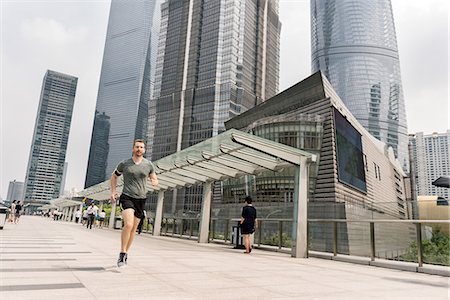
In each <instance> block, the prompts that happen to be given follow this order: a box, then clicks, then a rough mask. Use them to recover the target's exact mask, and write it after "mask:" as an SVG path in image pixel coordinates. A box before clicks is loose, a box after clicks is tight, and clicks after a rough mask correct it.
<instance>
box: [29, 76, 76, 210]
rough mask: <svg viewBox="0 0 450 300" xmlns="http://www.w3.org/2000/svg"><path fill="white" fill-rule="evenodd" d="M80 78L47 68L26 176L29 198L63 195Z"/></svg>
mask: <svg viewBox="0 0 450 300" xmlns="http://www.w3.org/2000/svg"><path fill="white" fill-rule="evenodd" d="M77 82H78V78H76V77H73V76H70V75H66V74H62V73H58V72H55V71H50V70H49V71H47V73H46V74H45V76H44V82H43V85H42V90H41V97H40V100H39V108H38V112H37V117H36V124H35V127H34V134H33V142H32V145H31V150H30V157H29V160H28V168H27V174H26V178H25V187H24V189H25V201H26V202H41V201H42V202H47V201H48V200H51V199H55V198H58V197H59V196H60V190H61V184H62V181H63V173H64V162H65V159H66V150H67V140H68V138H69V130H70V122H71V120H72V112H73V104H74V99H75V92H76V89H77Z"/></svg>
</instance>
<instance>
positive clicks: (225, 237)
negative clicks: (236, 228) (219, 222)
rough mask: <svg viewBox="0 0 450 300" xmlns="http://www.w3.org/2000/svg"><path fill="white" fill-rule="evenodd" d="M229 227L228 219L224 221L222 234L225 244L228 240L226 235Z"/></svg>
mask: <svg viewBox="0 0 450 300" xmlns="http://www.w3.org/2000/svg"><path fill="white" fill-rule="evenodd" d="M229 227H230V219H226V221H225V232H224V234H223V240H224V242H225V243H226V242H227V240H228V234H229V232H228V231H229V230H230V228H229Z"/></svg>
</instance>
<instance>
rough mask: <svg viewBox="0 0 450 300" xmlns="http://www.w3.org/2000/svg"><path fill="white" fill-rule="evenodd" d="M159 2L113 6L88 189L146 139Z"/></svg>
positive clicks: (95, 123)
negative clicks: (134, 143) (135, 144)
mask: <svg viewBox="0 0 450 300" xmlns="http://www.w3.org/2000/svg"><path fill="white" fill-rule="evenodd" d="M160 4H161V1H153V0H145V1H131V2H126V1H119V0H113V1H111V10H110V15H109V22H108V30H107V35H106V42H105V50H104V54H103V64H102V71H101V76H100V84H99V89H98V96H97V105H96V112H95V119H94V126H93V130H92V137H91V146H90V152H89V161H88V167H87V173H86V181H85V187H88V186H91V185H94V184H97V183H100V182H102V181H104V180H105V179H107V178H108V177H109V176H110V174H111V173H112V171H113V169H114V168H115V166H116V165H117V164H118V163H119V162H120V161H121V160H123V159H125V158H127V157H130V156H131V148H132V143H133V140H134V139H135V138H143V139H147V131H148V128H147V124H148V102H149V101H150V98H151V91H152V85H153V82H154V66H155V64H156V51H157V43H158V35H159V24H160Z"/></svg>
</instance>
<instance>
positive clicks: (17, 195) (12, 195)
mask: <svg viewBox="0 0 450 300" xmlns="http://www.w3.org/2000/svg"><path fill="white" fill-rule="evenodd" d="M14 200H20V201H21V200H23V182H20V181H16V180H13V181H10V182H9V186H8V194H7V196H6V201H8V202H10V203H11V202H12V201H14Z"/></svg>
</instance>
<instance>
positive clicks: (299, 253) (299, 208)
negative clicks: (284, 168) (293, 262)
mask: <svg viewBox="0 0 450 300" xmlns="http://www.w3.org/2000/svg"><path fill="white" fill-rule="evenodd" d="M308 180H309V161H308V159H307V158H306V157H301V158H300V165H298V166H296V167H295V181H294V224H293V227H294V228H293V234H292V236H293V237H294V243H293V245H292V253H291V256H292V257H297V258H307V257H308V190H309V184H308Z"/></svg>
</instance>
